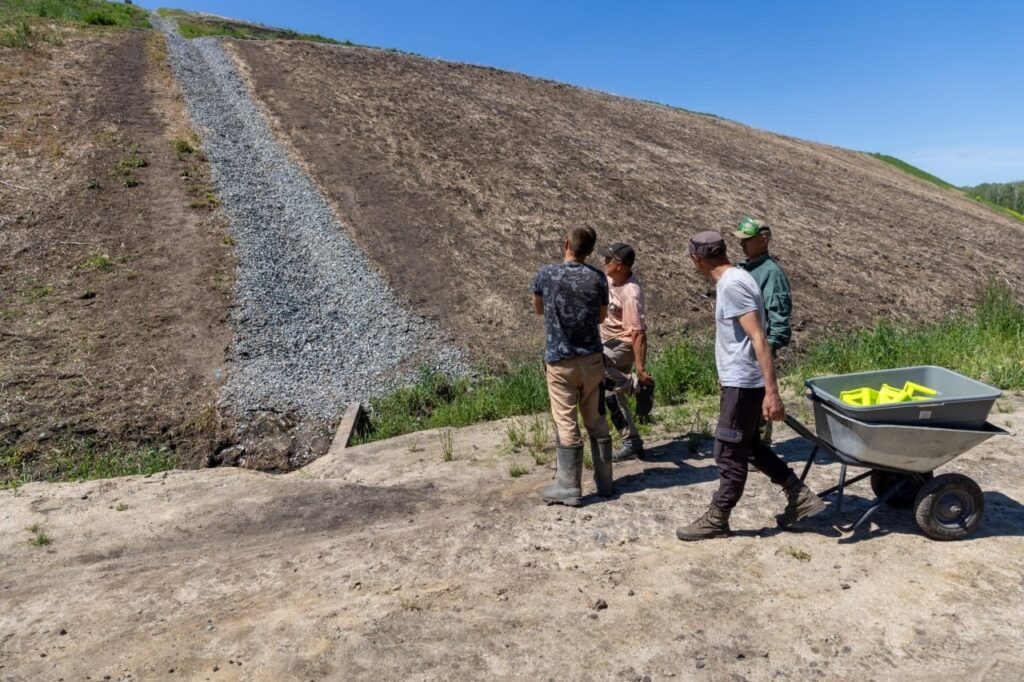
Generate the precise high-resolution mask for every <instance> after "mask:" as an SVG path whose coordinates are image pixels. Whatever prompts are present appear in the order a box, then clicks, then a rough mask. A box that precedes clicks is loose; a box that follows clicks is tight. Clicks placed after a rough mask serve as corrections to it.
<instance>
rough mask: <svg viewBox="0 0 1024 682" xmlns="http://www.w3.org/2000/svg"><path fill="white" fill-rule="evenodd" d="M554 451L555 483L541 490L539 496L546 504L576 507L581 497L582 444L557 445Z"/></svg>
mask: <svg viewBox="0 0 1024 682" xmlns="http://www.w3.org/2000/svg"><path fill="white" fill-rule="evenodd" d="M555 453H556V458H557V460H558V470H557V471H556V472H555V484H554V485H551V486H548V487H547V488H544V489H543V490H541V491H540V497H541V499H542V500H544V501H545V502H547V503H548V504H564V505H568V506H570V507H578V506H580V504H581V503H582V502H581V499H580V498H582V497H583V487H582V485H581V479H582V476H583V446H582V445H577V446H576V447H573V448H567V447H564V446H562V445H559V446H558V447H557V448H555Z"/></svg>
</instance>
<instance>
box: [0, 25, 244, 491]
mask: <svg viewBox="0 0 1024 682" xmlns="http://www.w3.org/2000/svg"><path fill="white" fill-rule="evenodd" d="M0 124H2V125H3V126H4V130H3V133H2V140H0V167H3V168H4V175H5V177H10V178H14V179H16V180H17V182H18V183H19V184H20V185H23V186H24V187H27V188H29V190H28V191H16V190H12V189H10V188H7V187H0V448H3V447H6V446H17V448H18V451H19V453H20V454H19V457H20V458H22V461H20V462H19V463H18V464H17V465H15V464H10V465H9V463H8V462H7V461H0V476H4V477H5V478H6V476H7V475H11V476H12V477H16V476H17V475H18V474H19V471H18V469H19V467H20V465H21V463H24V465H25V467H26V468H27V470H28V471H33V470H37V469H38V470H41V471H40V473H44V472H45V469H46V466H45V465H42V464H40V463H39V462H38V461H37V457H38V456H39V455H40V453H42V452H44V451H46V452H48V451H50V450H51V449H54V448H59V447H60V446H61V445H62V442H63V441H65V440H67V439H95V440H96V441H98V442H103V443H105V442H109V441H114V442H116V443H117V445H118V446H121V447H129V446H130V445H131V444H133V443H140V442H141V443H151V442H154V441H156V442H161V443H167V442H174V443H176V444H177V445H178V452H179V454H180V455H181V461H182V464H187V465H195V464H198V463H200V462H205V460H206V455H207V451H208V450H209V449H211V448H212V444H211V442H210V435H211V434H209V433H204V431H206V428H205V425H207V424H208V423H209V422H211V421H212V420H213V416H214V412H215V408H214V402H215V400H216V397H217V391H218V388H219V385H220V383H222V381H221V377H222V376H223V373H224V366H225V365H224V363H225V349H226V346H227V345H228V343H229V342H230V333H229V330H228V329H227V326H226V324H225V317H226V315H227V311H228V306H229V303H230V291H231V281H232V273H233V263H232V259H231V252H230V249H229V244H228V243H227V242H226V241H225V240H226V233H225V232H224V231H223V225H222V224H221V223H220V222H219V220H218V217H217V214H216V211H215V210H213V206H210V205H202V206H195V205H193V204H194V203H195V202H196V196H197V193H198V195H202V194H203V193H204V192H205V191H207V190H208V187H206V186H205V185H204V183H205V165H204V164H203V163H202V162H201V161H200V160H199V159H198V158H196V155H194V154H193V155H182V154H179V153H176V152H175V150H174V148H172V141H173V140H175V139H178V140H185V139H192V141H193V143H194V142H195V140H194V138H192V137H191V131H190V128H189V123H188V119H187V116H186V114H185V110H184V106H183V104H182V103H181V101H180V96H179V95H178V92H177V90H176V86H175V84H174V82H173V79H172V77H171V74H170V70H169V69H168V66H167V63H166V54H165V53H164V44H163V41H162V39H161V37H160V36H159V35H157V34H155V33H153V32H151V31H141V30H128V31H110V32H100V31H87V30H84V29H83V30H82V31H79V32H70V33H69V34H68V35H67V37H66V39H65V42H64V45H63V46H61V47H48V48H47V51H25V50H2V51H0ZM186 175H188V176H189V177H188V178H186V177H185V176H186ZM8 466H10V469H8Z"/></svg>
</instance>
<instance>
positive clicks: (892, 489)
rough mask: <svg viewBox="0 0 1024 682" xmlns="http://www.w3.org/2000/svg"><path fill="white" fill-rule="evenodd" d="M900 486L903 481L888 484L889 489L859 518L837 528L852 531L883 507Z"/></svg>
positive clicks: (845, 531)
mask: <svg viewBox="0 0 1024 682" xmlns="http://www.w3.org/2000/svg"><path fill="white" fill-rule="evenodd" d="M868 473H870V472H868ZM902 487H903V483H898V484H896V485H891V486H889V489H888V490H886V491H885V494H883V495H882V496H881V497H880V498H878V501H877V502H875V503H874V504H873V505H871V506H870V507H868V509H867V511H865V512H864V513H863V514H861V517H860V518H859V519H857V521H856V522H855V523H853V524H847V525H845V526H840V527H839V530H841V531H843V532H844V533H852V532H853V531H855V530H857V528H858V527H859V526H860V525H861V524H862V523H864V522H865V521H867V520H868V519H869V518H871V516H872V514H874V513H875V512H876V511H878V510H879V509H880V508H881V507H883V506H884V505H885V503H886V502H888V501H889V498H890V497H892V496H893V495H895V494H896V493H897V492H898V491H899V489H900V488H902Z"/></svg>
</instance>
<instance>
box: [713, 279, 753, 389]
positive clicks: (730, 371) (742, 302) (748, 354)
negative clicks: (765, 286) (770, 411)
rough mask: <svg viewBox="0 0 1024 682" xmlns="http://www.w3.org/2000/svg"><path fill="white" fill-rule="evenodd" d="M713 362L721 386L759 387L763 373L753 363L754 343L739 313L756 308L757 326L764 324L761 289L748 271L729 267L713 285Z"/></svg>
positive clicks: (743, 313)
mask: <svg viewBox="0 0 1024 682" xmlns="http://www.w3.org/2000/svg"><path fill="white" fill-rule="evenodd" d="M715 294H716V299H715V364H716V365H718V379H719V380H720V381H721V382H722V386H728V387H734V388H761V387H762V386H764V376H762V374H761V367H760V366H759V365H758V364H757V356H756V355H755V354H754V345H753V344H752V343H751V342H750V337H749V336H747V333H746V332H745V331H743V327H742V326H741V325H740V321H739V317H740V316H741V315H745V314H746V313H749V312H751V311H752V310H756V311H757V317H758V319H759V320H760V321H761V328H762V329H764V326H765V314H764V302H763V301H762V299H761V290H760V289H759V288H758V287H757V282H755V281H754V278H753V277H751V276H750V273H749V272H747V271H746V270H744V269H743V268H737V267H732V268H729V269H728V270H726V271H725V274H723V275H722V277H721V278H720V279H719V280H718V283H717V284H716V285H715Z"/></svg>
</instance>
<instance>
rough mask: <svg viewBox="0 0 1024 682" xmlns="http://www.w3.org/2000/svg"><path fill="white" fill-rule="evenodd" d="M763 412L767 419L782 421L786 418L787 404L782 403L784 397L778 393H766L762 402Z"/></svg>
mask: <svg viewBox="0 0 1024 682" xmlns="http://www.w3.org/2000/svg"><path fill="white" fill-rule="evenodd" d="M761 414H763V415H764V420H765V421H772V422H780V421H782V420H783V419H785V418H786V406H785V405H783V404H782V398H780V397H779V394H778V393H774V392H773V393H767V392H766V393H765V394H764V402H763V403H761Z"/></svg>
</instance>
